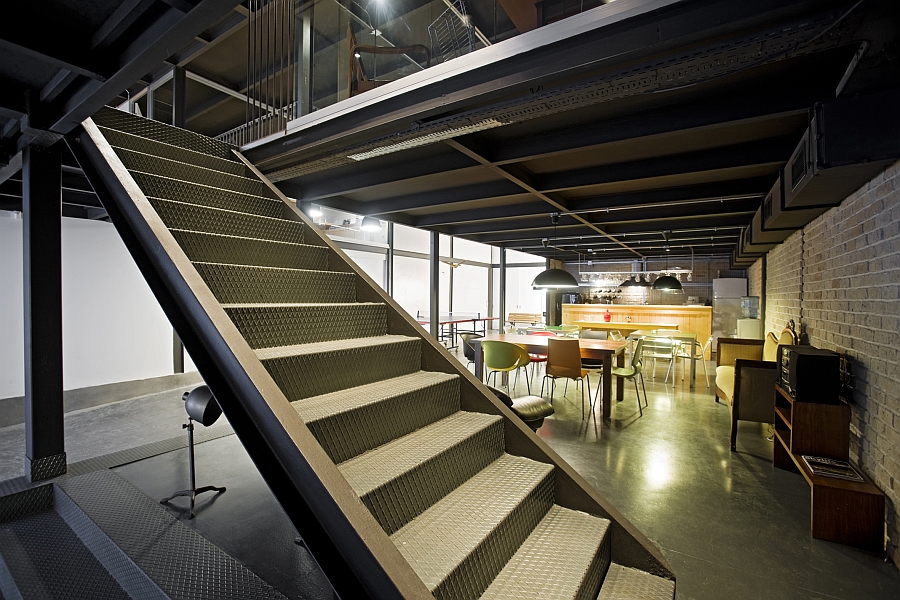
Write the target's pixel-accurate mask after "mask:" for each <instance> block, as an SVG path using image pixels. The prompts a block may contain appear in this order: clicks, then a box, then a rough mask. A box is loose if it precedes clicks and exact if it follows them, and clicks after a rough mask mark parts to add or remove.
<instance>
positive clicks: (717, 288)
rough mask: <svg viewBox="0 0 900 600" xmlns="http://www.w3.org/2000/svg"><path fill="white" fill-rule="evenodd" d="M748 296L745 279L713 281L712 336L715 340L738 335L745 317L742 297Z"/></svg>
mask: <svg viewBox="0 0 900 600" xmlns="http://www.w3.org/2000/svg"><path fill="white" fill-rule="evenodd" d="M746 295H747V280H746V279H744V278H727V279H713V311H712V334H713V337H714V338H719V337H734V336H736V335H737V326H738V319H741V318H742V317H743V312H742V310H741V297H742V296H746Z"/></svg>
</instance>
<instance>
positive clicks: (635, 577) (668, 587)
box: [597, 563, 675, 600]
mask: <svg viewBox="0 0 900 600" xmlns="http://www.w3.org/2000/svg"><path fill="white" fill-rule="evenodd" d="M674 597H675V582H674V581H672V580H670V579H663V578H662V577H657V576H656V575H652V574H650V573H647V572H646V571H640V570H638V569H632V568H630V567H623V566H622V565H617V564H615V563H613V564H611V565H610V566H609V571H608V572H607V574H606V579H604V580H603V587H601V588H600V595H598V596H597V600H672V599H673V598H674Z"/></svg>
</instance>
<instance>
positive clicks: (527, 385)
mask: <svg viewBox="0 0 900 600" xmlns="http://www.w3.org/2000/svg"><path fill="white" fill-rule="evenodd" d="M519 368H520V369H525V387H526V388H527V389H528V395H529V396H530V395H531V380H530V379H528V367H519ZM518 378H519V369H516V379H518Z"/></svg>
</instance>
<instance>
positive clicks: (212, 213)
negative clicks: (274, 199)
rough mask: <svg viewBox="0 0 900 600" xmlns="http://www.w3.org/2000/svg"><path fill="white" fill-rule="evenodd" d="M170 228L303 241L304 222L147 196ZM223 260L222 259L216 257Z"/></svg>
mask: <svg viewBox="0 0 900 600" xmlns="http://www.w3.org/2000/svg"><path fill="white" fill-rule="evenodd" d="M147 200H149V201H150V204H151V205H152V206H153V208H154V210H156V212H157V213H158V214H159V217H160V218H161V219H162V220H163V223H165V224H166V227H168V228H169V229H184V230H187V231H197V232H200V233H218V234H221V235H234V236H238V237H248V238H253V239H257V240H265V241H273V242H288V243H291V244H302V243H303V223H301V222H300V221H288V220H287V219H278V218H272V217H259V216H257V215H248V214H246V213H240V212H234V211H231V210H222V209H221V208H209V207H207V206H197V205H196V204H187V203H185V202H173V201H171V200H162V199H160V198H152V197H150V198H147ZM216 262H225V261H216Z"/></svg>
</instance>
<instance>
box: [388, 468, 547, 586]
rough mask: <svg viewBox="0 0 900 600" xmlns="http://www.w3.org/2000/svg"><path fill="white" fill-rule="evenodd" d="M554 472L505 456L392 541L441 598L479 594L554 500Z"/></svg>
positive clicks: (398, 532)
mask: <svg viewBox="0 0 900 600" xmlns="http://www.w3.org/2000/svg"><path fill="white" fill-rule="evenodd" d="M552 472H553V467H552V466H551V465H546V464H543V463H539V462H535V461H532V460H529V459H526V458H521V457H518V456H511V455H509V454H504V455H502V456H501V457H500V458H498V459H497V460H496V461H494V462H493V463H491V464H490V465H488V466H487V467H486V468H485V469H484V470H482V471H481V472H479V473H477V474H476V475H475V476H474V477H472V478H471V479H469V480H468V481H466V482H465V483H463V484H462V485H461V486H459V487H458V488H457V489H455V490H454V491H453V492H451V493H450V494H448V495H447V496H446V497H444V498H442V499H441V500H440V501H438V502H437V503H435V504H434V505H433V506H432V507H430V508H429V509H428V510H426V511H425V512H424V513H422V514H421V515H419V516H418V517H416V519H414V520H413V521H411V522H410V523H409V524H407V525H406V526H405V527H403V528H402V529H400V530H399V531H397V532H396V533H394V534H393V535H392V536H391V539H392V541H393V542H394V544H395V545H396V546H397V548H398V549H399V550H400V553H401V554H402V555H403V556H404V557H405V558H406V559H407V560H408V561H409V563H410V564H411V565H412V566H413V568H414V569H415V571H416V573H417V574H418V575H419V577H421V578H422V581H423V582H425V585H427V586H428V588H429V589H431V590H433V591H434V594H435V596H436V597H438V598H448V599H449V598H475V597H478V596H479V595H480V594H481V592H483V591H484V590H485V588H487V586H488V585H489V584H490V582H491V580H492V579H493V578H494V577H495V575H496V574H497V573H498V572H499V571H500V569H501V568H502V567H503V565H504V564H505V563H506V561H507V560H508V559H509V558H510V557H511V556H512V555H513V554H514V553H515V551H516V549H517V548H518V547H519V545H520V544H521V543H522V542H523V541H524V540H525V539H526V538H527V537H528V535H529V534H530V533H531V531H532V529H533V528H534V527H535V525H537V524H538V523H539V522H540V520H541V518H543V516H544V515H545V514H546V513H547V511H548V510H549V509H550V507H551V505H552V504H553V476H552Z"/></svg>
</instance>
